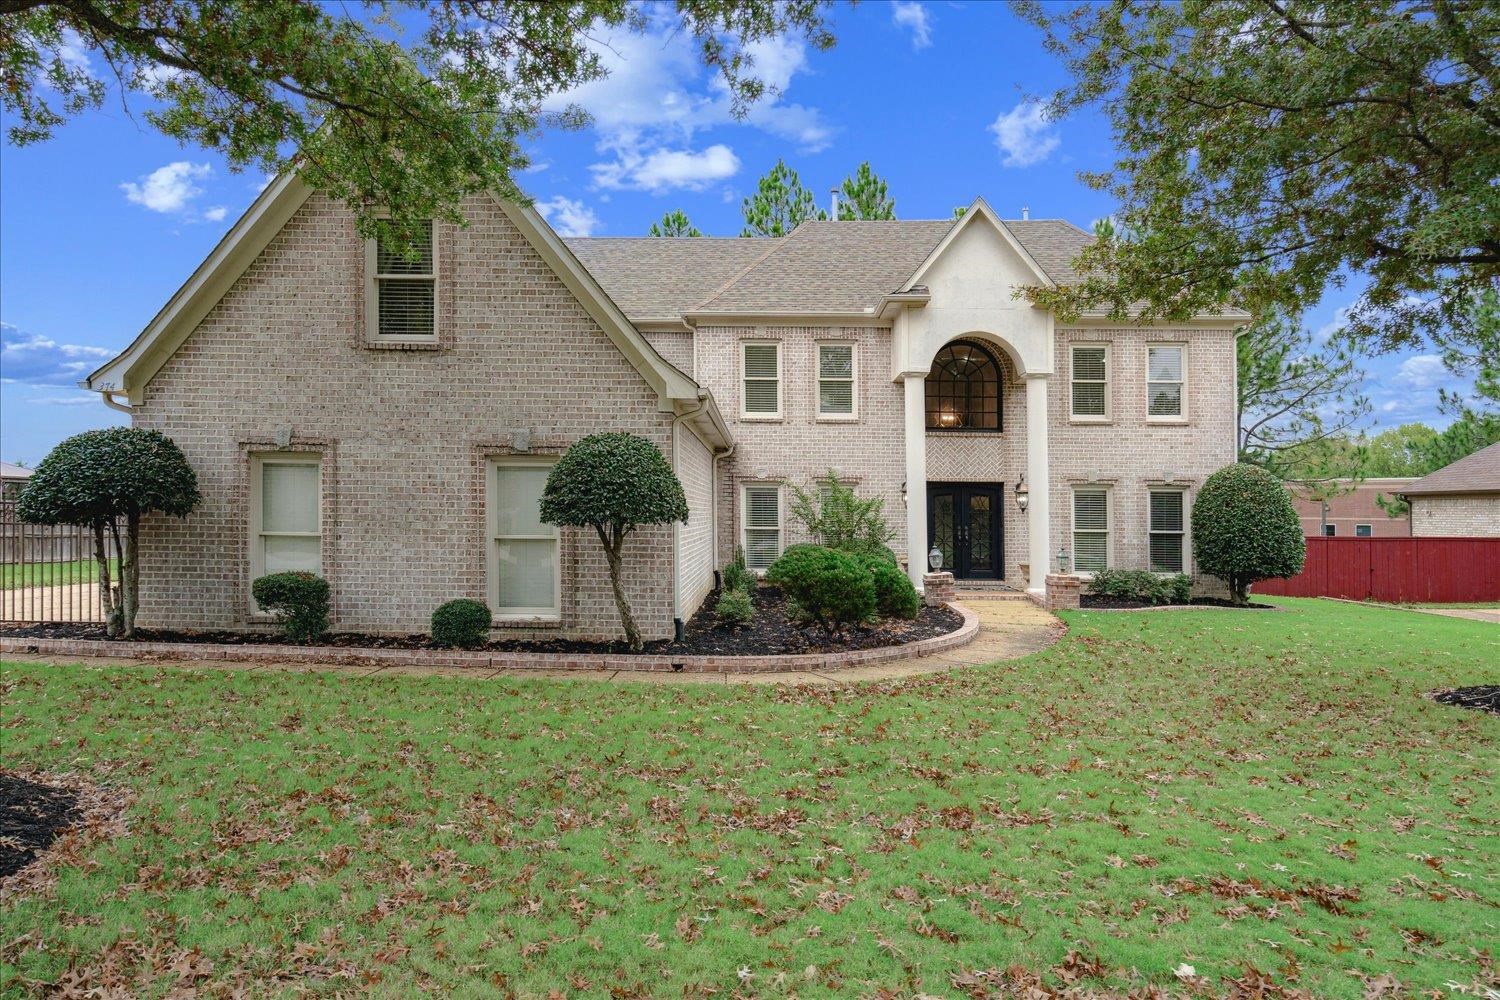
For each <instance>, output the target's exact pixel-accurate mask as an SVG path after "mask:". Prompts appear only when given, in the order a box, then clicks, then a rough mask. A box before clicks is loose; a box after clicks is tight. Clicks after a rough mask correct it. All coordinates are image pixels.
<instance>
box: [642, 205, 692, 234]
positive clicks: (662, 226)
mask: <svg viewBox="0 0 1500 1000" xmlns="http://www.w3.org/2000/svg"><path fill="white" fill-rule="evenodd" d="M646 235H647V236H702V235H703V233H702V232H701V231H700V230H699V229H698V227H697V226H695V225H693V224H692V223H691V222H689V221H688V217H687V213H686V212H684V211H683V210H682V209H680V208H674V209H672V211H670V212H668V213H667V214H666V215H663V216H662V217H661V221H660V222H653V223H651V228H650V229H649V230H647V232H646Z"/></svg>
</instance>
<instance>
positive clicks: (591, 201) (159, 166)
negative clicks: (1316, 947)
mask: <svg viewBox="0 0 1500 1000" xmlns="http://www.w3.org/2000/svg"><path fill="white" fill-rule="evenodd" d="M834 16H835V19H836V32H837V35H838V45H837V46H836V47H835V48H834V49H833V50H832V51H831V52H816V51H811V50H808V49H806V48H805V47H804V46H803V45H801V44H800V43H797V42H792V41H787V42H782V43H778V44H771V45H766V46H763V47H761V49H760V50H759V51H758V56H759V60H758V62H759V69H760V71H761V73H762V74H764V75H765V76H766V77H767V78H768V79H770V80H771V81H772V82H774V83H776V84H777V85H778V86H780V87H781V89H782V91H783V93H782V95H781V96H780V97H778V98H777V99H776V100H774V101H771V102H767V103H763V104H762V105H761V106H759V107H757V108H755V109H754V110H753V111H752V112H751V114H750V115H749V116H748V118H746V119H745V120H743V121H735V120H734V119H733V118H732V117H731V116H730V115H729V112H728V107H727V102H726V101H725V99H724V96H723V93H722V91H721V90H720V89H719V88H718V87H717V86H716V84H715V82H714V80H713V78H712V75H711V74H710V73H709V72H708V71H707V70H705V69H703V68H701V67H700V66H699V65H698V64H697V61H696V58H695V55H694V51H693V48H692V45H691V42H690V40H689V39H687V38H684V37H682V36H680V35H676V34H674V33H672V32H669V31H665V30H662V31H655V32H653V33H651V34H649V35H646V36H633V35H630V34H628V33H625V32H620V33H617V34H615V35H614V36H612V37H607V38H606V39H604V40H605V41H607V42H608V48H607V49H606V50H604V52H603V55H604V58H605V60H606V63H607V64H608V65H609V66H610V67H611V68H612V70H613V73H612V75H611V76H610V78H609V79H607V80H605V81H600V82H597V83H594V84H590V85H589V86H588V87H586V88H584V89H583V90H582V91H581V92H580V93H577V94H575V95H572V96H573V97H574V98H575V99H576V100H578V101H579V102H580V103H582V104H583V105H584V106H585V107H586V108H588V110H590V111H591V112H592V113H593V115H594V118H595V122H594V125H593V126H592V127H591V128H589V129H586V130H584V131H581V132H571V133H549V134H547V135H544V136H542V137H541V138H540V139H539V140H538V141H537V143H536V145H535V148H534V155H535V158H536V165H535V167H534V169H533V170H531V171H529V172H528V173H527V174H526V176H525V178H524V185H525V187H526V188H527V190H528V191H529V192H530V193H531V194H532V196H533V197H535V198H536V200H537V203H538V205H539V206H540V207H541V208H542V210H543V211H544V213H545V214H546V215H547V216H548V217H549V219H550V220H551V221H552V223H553V225H554V226H555V227H557V228H558V229H559V230H560V231H562V232H564V233H565V234H584V233H591V234H595V235H609V236H630V235H640V234H644V233H645V231H646V229H647V228H648V227H649V226H650V224H651V223H652V222H653V221H655V220H656V219H658V218H660V217H661V215H662V214H663V212H665V211H667V210H670V209H674V208H681V209H683V210H684V211H686V212H687V213H688V215H689V217H690V218H691V219H692V220H693V222H694V223H695V224H696V225H697V226H698V227H699V228H700V229H702V230H703V231H704V232H706V233H709V234H711V235H725V236H729V235H736V234H737V233H738V232H739V229H740V202H741V199H742V198H744V197H745V196H746V195H747V194H749V193H750V192H752V191H753V190H754V188H755V184H756V180H757V179H758V178H759V177H760V176H761V175H762V174H763V173H764V172H765V171H766V170H767V169H768V168H770V167H771V166H772V165H773V164H774V163H775V162H776V160H777V159H778V158H785V159H786V161H787V162H788V164H790V165H791V166H793V167H794V168H795V169H797V170H798V171H799V173H800V174H801V175H802V179H803V181H804V183H806V184H807V185H808V186H809V187H810V188H811V189H812V190H813V191H814V192H816V193H817V194H818V196H819V200H820V201H821V202H824V203H826V201H827V199H828V194H827V192H828V189H829V188H830V187H832V186H834V185H836V184H837V183H838V182H839V181H840V180H842V179H843V178H844V177H845V176H846V175H848V174H849V173H851V172H852V171H853V170H854V168H855V167H856V166H857V165H858V164H859V163H860V162H861V161H862V160H869V161H870V162H871V164H872V165H873V166H874V168H875V170H876V172H877V173H879V174H880V175H881V176H883V177H884V178H885V179H886V180H887V181H888V182H889V185H890V192H891V194H892V196H893V197H894V198H895V202H896V211H897V214H898V216H899V217H901V218H946V217H947V216H949V215H950V214H951V212H952V209H953V207H954V206H956V205H961V204H967V203H968V202H970V201H971V200H973V198H974V197H975V196H976V195H983V196H984V197H985V198H986V199H987V200H988V201H989V202H990V203H991V204H992V205H993V206H994V207H995V208H996V209H997V210H998V211H999V212H1000V213H1001V215H1003V216H1006V217H1015V216H1019V215H1020V213H1021V210H1022V208H1023V206H1024V207H1028V208H1029V209H1030V211H1031V215H1032V217H1033V218H1045V217H1061V218H1066V219H1070V220H1072V221H1073V222H1076V223H1078V224H1079V225H1081V226H1085V227H1087V226H1089V225H1090V224H1091V223H1092V221H1093V220H1094V219H1097V218H1099V217H1101V216H1104V215H1108V214H1109V213H1110V211H1111V208H1112V206H1111V204H1110V202H1109V201H1108V200H1107V199H1106V198H1105V197H1104V196H1102V195H1100V194H1099V193H1097V192H1094V191H1091V190H1089V189H1088V188H1086V187H1085V186H1084V185H1083V184H1082V183H1080V182H1079V181H1078V180H1077V178H1076V174H1077V172H1078V171H1079V170H1088V169H1099V168H1103V167H1107V166H1108V165H1109V164H1110V163H1111V161H1112V146H1111V140H1110V135H1109V130H1108V127H1107V124H1106V123H1105V121H1104V120H1103V119H1102V118H1100V117H1099V116H1097V115H1095V114H1092V113H1089V114H1080V115H1077V116H1074V117H1071V118H1068V119H1066V120H1064V121H1062V122H1058V123H1055V124H1049V123H1047V122H1044V121H1042V120H1041V118H1040V116H1039V115H1038V114H1037V113H1036V111H1035V108H1034V106H1033V105H1032V104H1030V103H1028V99H1029V98H1033V97H1035V96H1038V95H1041V94H1045V93H1047V92H1048V91H1050V90H1051V89H1052V88H1054V87H1055V86H1057V85H1058V84H1060V83H1062V82H1063V76H1062V73H1061V71H1060V69H1059V67H1058V66H1057V64H1056V63H1055V62H1054V61H1053V59H1052V58H1051V57H1050V56H1048V55H1047V54H1045V53H1044V52H1043V51H1042V50H1041V48H1040V46H1039V44H1038V42H1037V38H1036V35H1035V34H1034V33H1033V32H1032V30H1031V29H1030V28H1029V27H1028V26H1026V25H1024V24H1022V23H1021V22H1019V21H1017V20H1016V19H1015V18H1014V17H1012V16H1011V15H1010V14H1009V12H1008V11H1007V10H1006V8H1005V7H1004V6H1003V5H1001V4H998V3H976V4H951V3H946V2H922V3H917V2H910V3H886V2H878V0H877V2H868V3H864V4H861V5H860V6H859V7H857V8H854V9H852V10H851V9H849V8H844V7H840V8H838V9H837V10H836V12H835V15H834ZM94 66H95V69H96V71H98V70H99V69H100V68H101V67H100V63H99V61H98V60H97V58H95V60H94ZM264 182H265V178H264V177H263V176H260V175H258V174H247V173H241V174H234V173H231V172H230V171H229V170H228V169H227V168H226V166H225V164H224V162H223V160H222V159H221V158H220V157H217V156H215V155H213V154H211V153H206V152H203V151H201V150H198V149H195V148H183V147H180V146H178V145H177V144H176V143H174V142H172V141H171V140H169V139H166V138H164V137H162V136H161V135H159V134H157V133H156V132H155V131H153V130H152V129H151V128H150V126H149V125H147V124H146V123H145V121H144V120H142V119H140V118H139V117H136V118H131V117H130V116H129V115H128V114H126V113H125V111H124V110H123V109H122V108H121V106H120V104H119V102H118V100H112V101H111V102H110V103H108V104H107V105H106V107H105V108H104V109H103V110H101V111H99V112H95V113H90V114H88V115H86V116H84V117H82V118H79V119H77V120H74V121H72V122H70V123H69V124H67V125H65V126H64V127H63V128H61V129H60V130H59V131H58V132H57V134H56V136H55V137H54V139H53V140H52V141H50V142H48V143H45V144H43V145H40V146H32V147H28V148H25V149H17V148H15V147H12V146H10V145H8V144H5V145H0V324H3V327H0V334H3V341H4V351H3V355H0V379H3V381H0V457H3V458H4V459H5V460H7V461H18V460H19V461H23V462H25V463H27V464H35V462H37V461H38V460H40V459H41V458H42V457H43V456H44V455H45V454H46V452H47V451H48V449H50V448H51V447H52V446H53V445H54V444H56V443H57V442H58V441H60V440H61V439H62V438H64V437H66V436H68V435H69V434H73V433H76V432H77V431H80V430H84V429H87V428H90V427H101V426H106V425H108V424H111V423H115V422H117V421H120V420H123V419H124V417H123V415H121V414H118V413H116V412H114V411H112V410H109V409H107V408H105V407H104V406H103V404H102V403H100V402H99V401H98V399H97V397H95V396H94V395H93V394H90V393H85V392H83V391H82V390H79V389H77V388H76V386H75V385H74V383H75V382H76V381H77V380H78V379H79V378H81V377H82V375H84V374H86V373H87V372H88V371H91V370H92V369H93V368H95V367H97V365H98V364H99V363H100V362H101V361H103V360H104V359H106V358H108V357H109V356H111V355H112V354H113V353H115V352H116V351H118V350H119V349H120V348H122V347H124V346H125V345H126V344H128V343H129V342H130V340H131V339H132V338H133V337H134V336H135V335H136V334H137V333H138V332H139V331H140V330H141V328H142V327H143V326H144V325H145V324H146V323H147V322H148V321H149V320H150V319H151V317H152V316H153V315H154V314H155V312H156V311H157V310H158V309H159V308H160V307H161V306H162V304H163V303H165V302H166V300H167V298H168V297H169V296H170V295H171V294H172V292H173V291H175V290H176V288H177V287H178V286H179V285H180V284H181V283H182V281H183V280H184V279H185V278H186V277H187V276H188V275H189V274H190V273H191V272H192V270H193V269H194V268H195V267H196V266H197V265H198V264H199V263H200V262H201V261H202V259H203V258H204V257H205V256H206V255H207V254H208V252H209V250H210V249H211V248H212V247H213V245H214V243H216V242H217V241H218V239H219V238H220V237H221V236H222V235H223V234H224V232H225V231H226V230H227V229H228V228H229V227H230V225H232V223H233V222H234V220H235V218H236V217H237V216H238V215H239V214H240V213H241V212H242V211H244V209H245V208H246V207H247V206H248V205H249V204H250V202H251V200H252V199H253V198H254V197H255V195H256V193H257V192H258V191H259V190H260V188H261V186H262V185H263V184H264ZM1356 293H1357V282H1354V283H1351V284H1350V286H1348V287H1346V288H1343V289H1330V290H1329V291H1328V293H1327V294H1326V295H1325V296H1324V301H1323V302H1322V303H1320V305H1319V306H1318V307H1317V308H1316V309H1314V310H1312V311H1311V312H1310V313H1309V314H1308V315H1307V316H1306V318H1305V321H1306V323H1307V325H1308V326H1309V327H1310V328H1313V329H1323V330H1325V331H1326V330H1331V329H1332V328H1333V327H1334V326H1336V320H1337V314H1338V310H1339V309H1340V308H1341V307H1345V306H1347V305H1348V304H1349V303H1350V302H1351V301H1352V300H1353V299H1354V298H1355V295H1356ZM1366 368H1367V372H1368V378H1367V383H1366V389H1367V391H1368V393H1369V394H1370V396H1371V397H1372V401H1373V403H1374V405H1375V408H1376V412H1375V414H1374V417H1373V420H1372V424H1373V425H1374V426H1376V427H1379V426H1390V425H1394V424H1398V423H1403V422H1406V421H1410V420H1425V421H1427V422H1429V423H1433V424H1435V425H1441V424H1443V423H1444V422H1445V421H1443V420H1442V418H1440V417H1439V415H1438V414H1437V412H1436V402H1437V390H1438V387H1439V386H1442V385H1451V379H1450V378H1449V376H1448V375H1447V374H1446V373H1445V372H1444V371H1443V370H1442V366H1441V364H1439V363H1438V361H1437V358H1436V357H1435V356H1431V355H1429V354H1424V353H1422V352H1420V351H1418V352H1410V353H1407V354H1401V355H1389V356H1384V357H1379V358H1372V359H1370V360H1369V362H1368V364H1367V366H1366Z"/></svg>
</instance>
